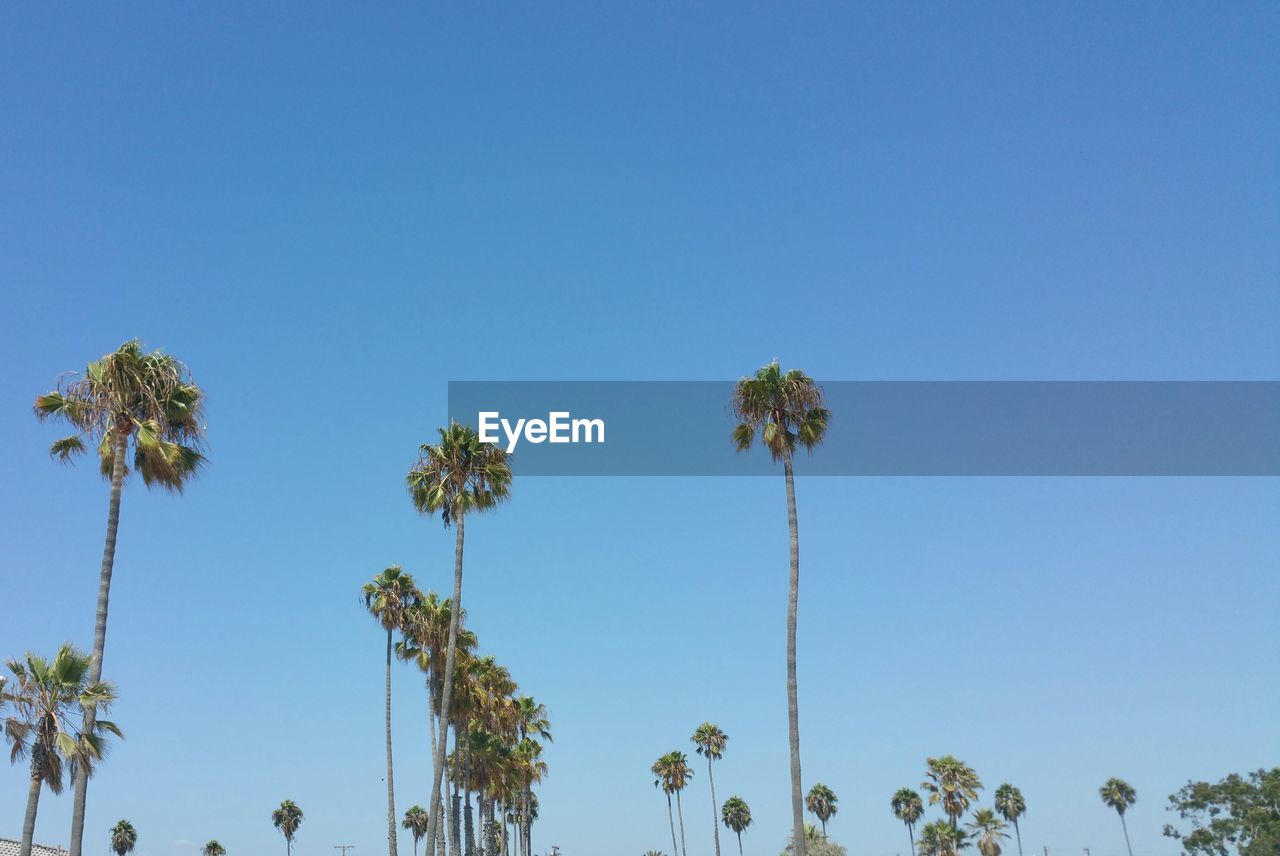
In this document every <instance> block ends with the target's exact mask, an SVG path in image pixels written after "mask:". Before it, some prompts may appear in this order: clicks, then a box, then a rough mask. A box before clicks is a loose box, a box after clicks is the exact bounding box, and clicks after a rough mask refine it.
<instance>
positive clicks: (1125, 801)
mask: <svg viewBox="0 0 1280 856" xmlns="http://www.w3.org/2000/svg"><path fill="white" fill-rule="evenodd" d="M1098 795H1099V796H1101V797H1102V801H1103V802H1104V803H1106V804H1107V805H1109V806H1111V807H1112V808H1113V809H1115V810H1116V814H1118V815H1120V828H1121V829H1123V830H1124V846H1125V847H1126V848H1127V849H1128V850H1129V856H1133V845H1131V844H1130V843H1129V825H1128V824H1127V823H1125V821H1124V813H1125V811H1126V810H1128V808H1129V806H1131V805H1133V804H1134V803H1136V802H1137V801H1138V792H1137V791H1135V790H1134V789H1133V787H1132V786H1131V785H1130V784H1129V783H1128V782H1126V781H1125V780H1124V779H1117V778H1115V777H1114V776H1113V777H1111V778H1110V779H1107V781H1106V784H1104V785H1103V786H1102V787H1100V788H1098Z"/></svg>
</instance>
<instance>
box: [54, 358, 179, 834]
mask: <svg viewBox="0 0 1280 856" xmlns="http://www.w3.org/2000/svg"><path fill="white" fill-rule="evenodd" d="M203 411H204V391H203V390H201V389H200V387H198V386H196V384H195V381H193V380H192V379H191V374H190V372H188V371H187V368H186V366H184V365H183V364H182V363H181V362H179V361H178V360H176V359H174V358H173V357H171V356H169V355H167V354H163V353H161V352H160V351H152V352H151V353H146V352H145V350H144V349H143V346H142V343H141V342H139V341H138V340H136V339H134V340H132V341H129V342H125V343H124V344H123V345H121V346H120V347H119V348H117V349H116V350H115V351H113V352H112V353H110V354H107V355H105V356H103V357H102V359H100V360H97V361H95V362H92V363H89V365H88V366H87V367H86V369H85V373H84V374H83V375H75V374H67V375H64V376H63V377H62V378H61V379H60V380H59V381H58V383H57V387H56V388H55V389H54V390H53V391H52V392H49V393H46V394H45V395H42V396H40V397H38V398H37V399H36V403H35V413H36V418H38V419H40V420H44V419H60V420H62V421H64V422H66V423H67V424H68V425H70V427H71V428H72V429H73V430H74V432H75V433H73V434H72V435H71V436H69V437H64V438H63V439H61V440H57V441H55V442H54V443H53V445H52V446H50V448H49V453H50V454H51V455H53V456H54V457H56V458H58V459H59V460H62V461H68V460H70V459H71V457H72V456H73V455H77V454H80V453H82V452H84V451H86V449H87V448H88V446H87V443H86V441H88V442H89V443H93V444H95V445H96V446H97V450H98V458H99V461H100V462H101V469H102V474H103V475H104V476H106V477H107V478H109V479H110V480H111V495H110V499H109V501H108V504H107V537H106V543H105V544H104V546H103V550H102V570H101V573H100V575H99V581H98V607H97V617H96V619H95V622H94V632H93V651H92V654H93V661H92V665H91V666H90V671H89V674H88V676H87V677H88V682H89V683H90V684H94V683H97V682H98V681H100V680H102V658H103V651H104V649H105V648H106V641H107V606H108V602H109V600H110V596H111V573H112V569H113V567H114V564H115V555H116V531H117V529H118V528H119V523H120V494H121V490H122V489H123V486H124V479H125V476H126V475H127V474H128V471H129V467H128V465H127V463H126V458H127V457H128V454H129V448H130V445H132V447H133V468H134V469H135V470H137V471H138V472H139V473H141V474H142V480H143V482H144V483H145V484H146V485H147V486H148V487H155V486H159V487H162V488H165V489H166V490H170V491H173V492H175V493H181V492H182V489H183V487H184V486H185V485H186V483H187V482H188V481H189V480H190V479H191V478H192V477H193V476H194V475H195V474H196V471H197V470H199V469H200V467H201V465H203V464H204V456H203V455H202V454H201V452H200V449H201V446H202V441H203V438H204V422H203ZM95 716H96V712H95V711H94V710H93V709H90V710H89V711H87V719H86V722H85V727H86V731H88V732H92V731H93V720H94V718H95ZM72 777H73V782H74V789H75V797H74V800H73V802H72V807H71V853H70V856H80V854H81V850H82V848H83V844H84V808H85V798H86V796H85V795H86V792H87V791H88V787H89V777H88V769H87V768H84V767H77V768H76V769H74V770H73V771H72Z"/></svg>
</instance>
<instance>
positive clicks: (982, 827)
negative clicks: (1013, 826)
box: [965, 808, 1009, 856]
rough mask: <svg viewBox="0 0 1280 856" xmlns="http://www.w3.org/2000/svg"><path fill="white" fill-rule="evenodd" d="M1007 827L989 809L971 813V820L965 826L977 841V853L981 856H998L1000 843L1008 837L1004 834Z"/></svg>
mask: <svg viewBox="0 0 1280 856" xmlns="http://www.w3.org/2000/svg"><path fill="white" fill-rule="evenodd" d="M1007 827H1008V825H1007V824H1006V823H1005V822H1004V821H1003V820H1001V819H1000V818H999V817H998V816H997V815H996V813H995V812H994V811H992V810H991V809H989V808H980V809H978V810H977V811H975V812H974V813H973V820H972V821H971V822H969V823H967V824H965V829H967V830H968V831H969V833H970V834H971V835H973V836H974V837H975V838H976V839H977V841H978V852H980V853H981V854H982V856H1000V849H1001V848H1000V842H1001V841H1003V840H1004V839H1006V838H1008V837H1009V833H1007V832H1005V829H1006V828H1007Z"/></svg>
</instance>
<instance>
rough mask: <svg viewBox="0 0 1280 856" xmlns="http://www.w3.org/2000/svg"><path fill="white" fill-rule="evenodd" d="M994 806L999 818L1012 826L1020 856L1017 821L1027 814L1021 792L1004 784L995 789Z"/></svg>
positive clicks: (1020, 831)
mask: <svg viewBox="0 0 1280 856" xmlns="http://www.w3.org/2000/svg"><path fill="white" fill-rule="evenodd" d="M995 806H996V811H998V812H1000V816H1001V817H1003V818H1004V819H1005V820H1007V821H1009V822H1010V823H1012V824H1013V832H1014V834H1015V835H1017V837H1018V856H1022V830H1021V829H1020V828H1019V827H1018V819H1019V818H1021V817H1022V816H1023V815H1024V814H1026V813H1027V803H1026V800H1024V799H1023V798H1022V791H1020V790H1018V789H1017V788H1015V787H1014V786H1013V785H1011V784H1009V783H1007V782H1006V783H1005V784H1003V785H1001V786H1000V787H998V788H996V796H995Z"/></svg>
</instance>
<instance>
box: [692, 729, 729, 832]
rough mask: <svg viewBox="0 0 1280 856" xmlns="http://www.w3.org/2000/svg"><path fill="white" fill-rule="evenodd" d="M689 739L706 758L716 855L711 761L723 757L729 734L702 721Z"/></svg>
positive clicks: (714, 789) (718, 825)
mask: <svg viewBox="0 0 1280 856" xmlns="http://www.w3.org/2000/svg"><path fill="white" fill-rule="evenodd" d="M691 739H692V740H693V744H694V745H695V746H696V747H697V751H698V754H699V755H705V756H706V759H707V781H708V782H710V783H711V828H712V830H714V831H715V842H716V856H720V824H719V823H717V822H716V821H717V819H716V780H715V776H714V775H713V773H712V771H711V762H712V761H719V760H720V759H721V758H722V757H724V747H725V744H727V743H728V742H729V735H727V734H725V733H724V732H723V731H721V730H720V726H718V725H713V724H711V723H710V722H704V723H702V724H701V725H699V726H698V729H697V730H696V731H694V732H693V737H692V738H691Z"/></svg>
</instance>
